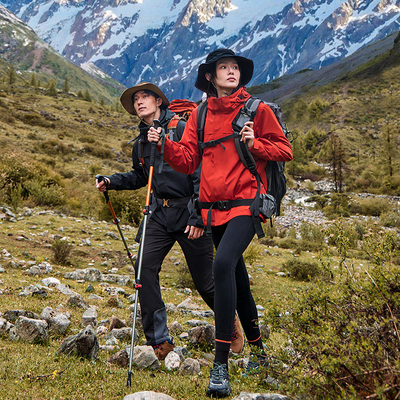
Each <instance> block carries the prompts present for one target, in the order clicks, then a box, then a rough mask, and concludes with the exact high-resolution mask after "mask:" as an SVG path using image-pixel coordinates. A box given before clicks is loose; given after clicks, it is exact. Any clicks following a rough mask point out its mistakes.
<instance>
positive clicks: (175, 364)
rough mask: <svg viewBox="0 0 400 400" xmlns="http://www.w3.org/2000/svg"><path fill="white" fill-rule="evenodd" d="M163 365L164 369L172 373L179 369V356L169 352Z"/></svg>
mask: <svg viewBox="0 0 400 400" xmlns="http://www.w3.org/2000/svg"><path fill="white" fill-rule="evenodd" d="M164 363H165V368H167V369H168V370H169V371H173V370H176V369H178V368H179V367H180V365H181V358H180V357H179V354H177V353H175V352H174V351H170V352H169V353H168V354H167V356H166V357H165V361H164Z"/></svg>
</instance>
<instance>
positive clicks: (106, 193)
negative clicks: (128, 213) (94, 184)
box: [96, 175, 135, 269]
mask: <svg viewBox="0 0 400 400" xmlns="http://www.w3.org/2000/svg"><path fill="white" fill-rule="evenodd" d="M96 179H97V181H98V182H102V181H104V184H106V182H105V179H104V176H102V175H96ZM104 197H105V198H106V203H107V205H108V207H109V209H110V211H111V215H112V217H113V223H114V224H115V225H117V228H118V231H119V234H120V235H121V239H122V242H123V243H124V246H125V250H126V252H127V254H128V257H129V259H130V260H131V264H132V267H133V269H135V265H134V264H133V255H132V253H131V252H130V251H129V249H128V245H127V244H126V241H125V238H124V235H123V233H122V230H121V227H120V226H119V219H118V218H117V216H116V215H115V211H114V208H113V206H112V204H111V201H110V197H109V196H108V190H107V185H106V191H105V192H104Z"/></svg>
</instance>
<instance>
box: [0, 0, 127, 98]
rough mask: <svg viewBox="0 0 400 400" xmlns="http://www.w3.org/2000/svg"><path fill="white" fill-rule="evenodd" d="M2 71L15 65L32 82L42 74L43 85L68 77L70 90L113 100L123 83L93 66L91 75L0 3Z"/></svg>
mask: <svg viewBox="0 0 400 400" xmlns="http://www.w3.org/2000/svg"><path fill="white" fill-rule="evenodd" d="M0 60H1V62H0V70H1V71H3V73H6V71H7V69H8V68H9V67H10V66H12V67H13V68H14V69H15V70H16V71H17V72H18V74H20V75H22V76H24V77H25V79H26V80H27V81H28V82H29V81H30V79H31V73H33V72H35V73H36V74H38V76H39V75H40V76H41V77H42V80H43V82H42V83H43V84H45V82H46V81H48V80H49V79H55V80H56V81H57V82H58V86H59V87H61V85H62V82H63V81H64V80H65V79H68V82H69V86H70V88H71V90H73V91H75V92H77V91H79V90H82V91H83V90H85V89H89V90H90V92H91V94H92V96H93V97H94V98H97V99H99V98H101V97H103V98H104V99H106V100H108V101H109V102H114V101H115V98H116V97H117V96H119V94H120V93H121V91H122V90H123V89H124V86H123V85H122V84H120V83H119V82H117V81H115V80H113V79H112V78H111V77H109V76H108V75H107V74H106V73H104V72H103V71H101V70H100V69H99V68H97V67H96V66H95V65H94V64H92V65H91V71H90V72H91V73H90V75H89V74H88V73H87V72H86V71H84V70H83V69H82V68H80V67H78V66H76V65H75V64H73V63H72V62H70V61H68V60H67V59H66V58H65V57H63V56H61V55H60V54H59V53H58V52H57V51H55V50H54V49H53V48H52V47H51V46H50V45H49V44H48V43H46V42H44V41H43V40H42V39H40V38H39V37H38V36H37V35H36V33H35V32H34V31H33V30H32V29H31V28H30V27H29V26H28V25H26V24H25V23H24V22H23V21H22V20H20V19H19V18H18V17H16V16H15V15H14V14H13V13H12V12H10V11H9V10H8V9H7V8H5V7H3V6H1V5H0Z"/></svg>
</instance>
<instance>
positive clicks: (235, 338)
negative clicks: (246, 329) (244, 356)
mask: <svg viewBox="0 0 400 400" xmlns="http://www.w3.org/2000/svg"><path fill="white" fill-rule="evenodd" d="M243 347H244V337H243V332H242V327H241V326H240V321H239V317H238V315H237V314H236V315H235V321H234V323H233V332H232V342H231V350H232V353H235V354H239V353H241V352H242V351H243Z"/></svg>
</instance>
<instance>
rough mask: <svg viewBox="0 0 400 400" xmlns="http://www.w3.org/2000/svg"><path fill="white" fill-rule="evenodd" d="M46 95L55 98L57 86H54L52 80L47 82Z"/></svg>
mask: <svg viewBox="0 0 400 400" xmlns="http://www.w3.org/2000/svg"><path fill="white" fill-rule="evenodd" d="M47 93H48V94H49V95H50V96H54V97H56V96H57V84H56V81H55V80H54V79H52V80H51V81H50V82H49V88H48V91H47Z"/></svg>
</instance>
